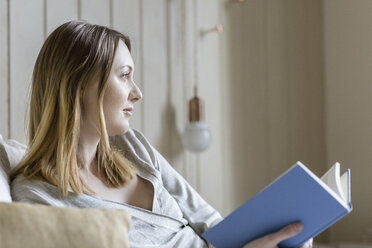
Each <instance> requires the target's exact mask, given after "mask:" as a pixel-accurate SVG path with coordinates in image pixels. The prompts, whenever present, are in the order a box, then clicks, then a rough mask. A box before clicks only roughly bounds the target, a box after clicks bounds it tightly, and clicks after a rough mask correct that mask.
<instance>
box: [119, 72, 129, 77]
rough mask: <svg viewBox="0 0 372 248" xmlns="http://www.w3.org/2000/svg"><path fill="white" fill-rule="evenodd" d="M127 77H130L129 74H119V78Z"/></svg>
mask: <svg viewBox="0 0 372 248" xmlns="http://www.w3.org/2000/svg"><path fill="white" fill-rule="evenodd" d="M129 75H130V73H123V74H121V77H122V78H128V77H129Z"/></svg>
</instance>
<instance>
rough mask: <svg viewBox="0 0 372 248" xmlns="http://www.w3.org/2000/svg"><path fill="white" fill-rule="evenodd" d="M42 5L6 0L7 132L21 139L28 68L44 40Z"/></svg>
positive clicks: (27, 90) (23, 134)
mask: <svg viewBox="0 0 372 248" xmlns="http://www.w3.org/2000/svg"><path fill="white" fill-rule="evenodd" d="M43 8H44V6H43V0H35V1H28V0H12V1H10V13H9V14H10V30H11V32H10V56H11V58H10V65H9V66H10V80H11V85H10V86H11V87H10V94H11V95H10V104H11V105H10V113H11V114H10V122H11V127H10V136H11V138H14V139H17V140H19V141H21V142H26V132H25V130H26V124H27V123H28V117H27V118H26V116H27V114H26V113H27V111H26V110H28V102H29V96H30V94H29V90H30V85H31V77H32V71H33V67H34V64H35V61H36V57H37V54H38V53H39V50H40V48H41V46H42V43H43V40H44V28H43V27H44V15H43V13H44V11H43V10H44V9H43ZM30 10H32V11H30Z"/></svg>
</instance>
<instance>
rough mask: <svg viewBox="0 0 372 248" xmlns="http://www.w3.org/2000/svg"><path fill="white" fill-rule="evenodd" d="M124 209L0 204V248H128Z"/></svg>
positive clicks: (127, 216) (126, 222) (15, 203)
mask: <svg viewBox="0 0 372 248" xmlns="http://www.w3.org/2000/svg"><path fill="white" fill-rule="evenodd" d="M129 224H130V215H129V214H128V212H127V211H126V210H123V209H121V210H114V209H79V208H70V207H66V208H60V207H52V206H45V205H39V204H29V203H20V202H13V203H0V230H1V232H0V243H1V247H9V248H18V247H19V248H21V247H22V248H23V247H30V248H32V247H35V248H36V247H37V248H50V247H56V248H58V247H71V248H73V247H77V248H84V247H89V248H95V247H97V248H104V247H110V248H116V247H120V248H123V247H129V242H128V231H129Z"/></svg>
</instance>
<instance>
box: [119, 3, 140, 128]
mask: <svg viewBox="0 0 372 248" xmlns="http://www.w3.org/2000/svg"><path fill="white" fill-rule="evenodd" d="M141 18H142V16H141V4H140V1H133V0H124V1H123V0H114V2H113V16H112V20H113V28H115V29H116V30H118V31H119V32H122V33H123V34H125V35H128V36H129V38H130V40H131V46H132V51H131V54H132V58H133V61H134V68H135V69H134V81H135V83H136V84H137V86H138V87H139V88H140V89H141V90H142V88H143V74H144V71H143V70H142V64H143V59H142V53H141V52H142V51H141V49H142V46H141V45H142V43H141V37H142V36H141V35H142V34H141V23H142V20H141ZM142 119H143V101H139V102H137V103H136V104H135V106H134V115H133V117H132V119H131V122H130V125H131V127H133V128H136V129H138V130H141V131H143V122H142Z"/></svg>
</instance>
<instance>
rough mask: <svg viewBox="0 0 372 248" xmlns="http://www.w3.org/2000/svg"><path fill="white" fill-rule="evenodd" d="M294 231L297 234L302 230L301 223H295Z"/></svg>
mask: <svg viewBox="0 0 372 248" xmlns="http://www.w3.org/2000/svg"><path fill="white" fill-rule="evenodd" d="M292 225H293V229H294V230H296V231H297V232H299V231H301V230H302V224H301V223H293V224H292Z"/></svg>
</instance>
